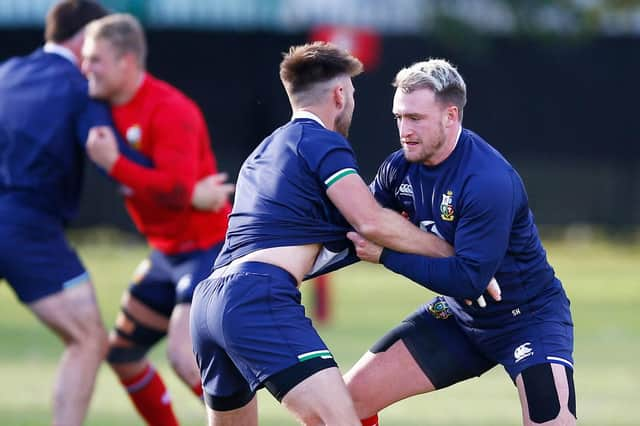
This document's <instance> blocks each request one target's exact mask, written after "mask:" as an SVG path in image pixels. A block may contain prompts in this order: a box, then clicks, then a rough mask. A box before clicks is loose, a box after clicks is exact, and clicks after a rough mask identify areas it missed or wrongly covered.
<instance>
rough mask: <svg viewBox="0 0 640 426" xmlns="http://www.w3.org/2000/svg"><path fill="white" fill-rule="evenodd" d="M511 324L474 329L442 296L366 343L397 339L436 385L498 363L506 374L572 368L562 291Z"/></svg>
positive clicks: (382, 346) (473, 374) (570, 334)
mask: <svg viewBox="0 0 640 426" xmlns="http://www.w3.org/2000/svg"><path fill="white" fill-rule="evenodd" d="M543 305H544V307H543V308H542V309H541V310H539V311H537V312H536V314H535V315H533V316H532V317H531V318H529V319H527V320H526V322H523V323H522V324H521V325H520V326H518V327H516V328H509V329H506V328H501V327H496V328H493V329H484V330H479V329H474V328H467V327H465V326H463V325H462V324H461V323H460V322H459V321H458V320H457V319H456V318H455V316H454V315H453V313H452V312H451V311H450V309H449V307H448V305H447V302H446V301H445V299H444V298H443V297H441V296H438V297H436V298H435V299H433V300H432V301H431V302H429V303H428V304H426V305H423V306H421V307H420V308H419V309H418V310H417V311H416V312H414V313H413V314H412V315H410V316H409V317H407V318H406V319H405V320H404V321H403V322H402V324H400V325H399V326H398V327H396V328H395V329H393V330H391V331H390V332H389V333H388V334H387V335H386V336H384V337H383V338H382V339H381V340H380V341H379V342H377V343H376V344H375V345H374V346H373V347H372V349H371V351H372V352H374V353H376V352H380V351H381V350H384V349H386V348H387V347H388V346H390V345H391V344H392V343H393V341H394V340H398V339H402V341H403V342H404V343H405V345H406V346H407V348H408V350H409V352H410V353H411V355H412V356H413V358H414V359H415V360H416V362H417V363H418V365H420V367H421V369H422V370H423V371H424V373H425V374H426V375H427V377H429V379H430V380H431V382H432V383H433V385H434V386H435V387H436V389H441V388H444V387H446V386H450V385H452V384H454V383H457V382H460V381H463V380H466V379H469V378H472V377H477V376H480V375H481V374H483V373H484V372H486V371H488V370H490V369H491V368H493V367H494V366H496V365H498V364H501V365H502V366H503V367H504V368H505V370H506V371H507V372H508V373H509V376H510V377H511V379H512V380H513V381H514V382H515V378H516V377H517V376H518V374H520V373H521V372H522V371H523V370H525V369H527V368H528V367H531V366H533V365H537V364H545V363H553V364H562V365H565V366H567V367H569V368H571V369H573V358H572V352H573V324H572V323H571V322H570V321H566V320H562V319H560V318H567V317H568V318H570V315H569V314H568V311H569V302H568V300H567V298H566V296H565V294H564V292H563V291H560V292H557V293H555V294H554V296H553V297H551V298H549V299H548V300H547V301H546V302H545V303H544V304H543Z"/></svg>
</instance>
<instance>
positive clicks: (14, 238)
mask: <svg viewBox="0 0 640 426" xmlns="http://www.w3.org/2000/svg"><path fill="white" fill-rule="evenodd" d="M34 215H36V213H35V212H31V213H30V218H31V219H30V220H24V221H23V220H14V219H17V218H8V217H3V218H2V220H1V221H0V278H3V277H4V278H5V279H6V280H7V281H8V282H9V285H10V286H11V287H12V288H13V290H14V291H15V293H16V295H17V296H18V298H19V299H20V300H21V301H22V302H23V303H25V304H29V303H33V302H35V301H37V300H39V299H42V298H43V297H47V296H50V295H53V294H55V293H58V292H60V291H62V290H64V289H66V288H70V287H73V286H74V285H77V284H81V283H83V282H87V281H89V279H90V278H89V274H88V273H87V272H86V270H85V268H84V266H83V265H82V262H81V261H80V258H79V257H78V255H77V253H76V252H75V250H74V249H73V248H72V247H71V246H70V245H69V243H68V241H67V239H66V238H65V235H64V229H63V227H62V223H61V222H59V221H58V220H55V219H54V218H51V217H49V216H47V215H44V214H42V215H37V216H34Z"/></svg>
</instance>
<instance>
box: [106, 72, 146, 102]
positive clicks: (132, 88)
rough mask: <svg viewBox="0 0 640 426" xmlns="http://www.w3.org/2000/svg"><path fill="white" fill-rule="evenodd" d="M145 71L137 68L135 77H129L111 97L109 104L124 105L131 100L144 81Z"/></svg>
mask: <svg viewBox="0 0 640 426" xmlns="http://www.w3.org/2000/svg"><path fill="white" fill-rule="evenodd" d="M144 77H145V72H144V70H137V72H136V74H135V78H131V79H129V80H127V81H126V82H125V85H124V87H123V89H122V90H121V91H120V92H118V93H117V94H116V95H115V96H114V97H113V99H111V105H114V106H118V105H124V104H126V103H128V102H129V101H131V99H133V97H134V96H135V95H136V93H137V92H138V90H139V89H140V86H142V83H143V82H144Z"/></svg>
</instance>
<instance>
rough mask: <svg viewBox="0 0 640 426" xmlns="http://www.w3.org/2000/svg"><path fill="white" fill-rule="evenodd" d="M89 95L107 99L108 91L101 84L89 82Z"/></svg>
mask: <svg viewBox="0 0 640 426" xmlns="http://www.w3.org/2000/svg"><path fill="white" fill-rule="evenodd" d="M89 96H91V97H92V98H95V99H101V100H107V99H108V96H107V92H106V91H105V90H103V89H102V88H101V87H100V86H97V85H92V84H89Z"/></svg>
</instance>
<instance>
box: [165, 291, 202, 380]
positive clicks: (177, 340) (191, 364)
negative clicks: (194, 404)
mask: <svg viewBox="0 0 640 426" xmlns="http://www.w3.org/2000/svg"><path fill="white" fill-rule="evenodd" d="M190 311H191V304H190V303H181V304H179V305H176V307H175V308H174V309H173V313H172V314H171V320H170V321H169V333H168V334H169V338H168V342H167V357H168V358H169V362H170V363H171V366H172V367H173V369H174V370H175V372H176V373H177V374H178V376H179V377H180V378H181V379H182V381H184V382H185V383H186V384H187V386H189V388H193V387H194V386H196V385H198V384H199V383H200V373H199V371H198V365H197V364H196V358H195V356H194V355H193V346H192V344H191V334H190V332H189V313H190Z"/></svg>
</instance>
